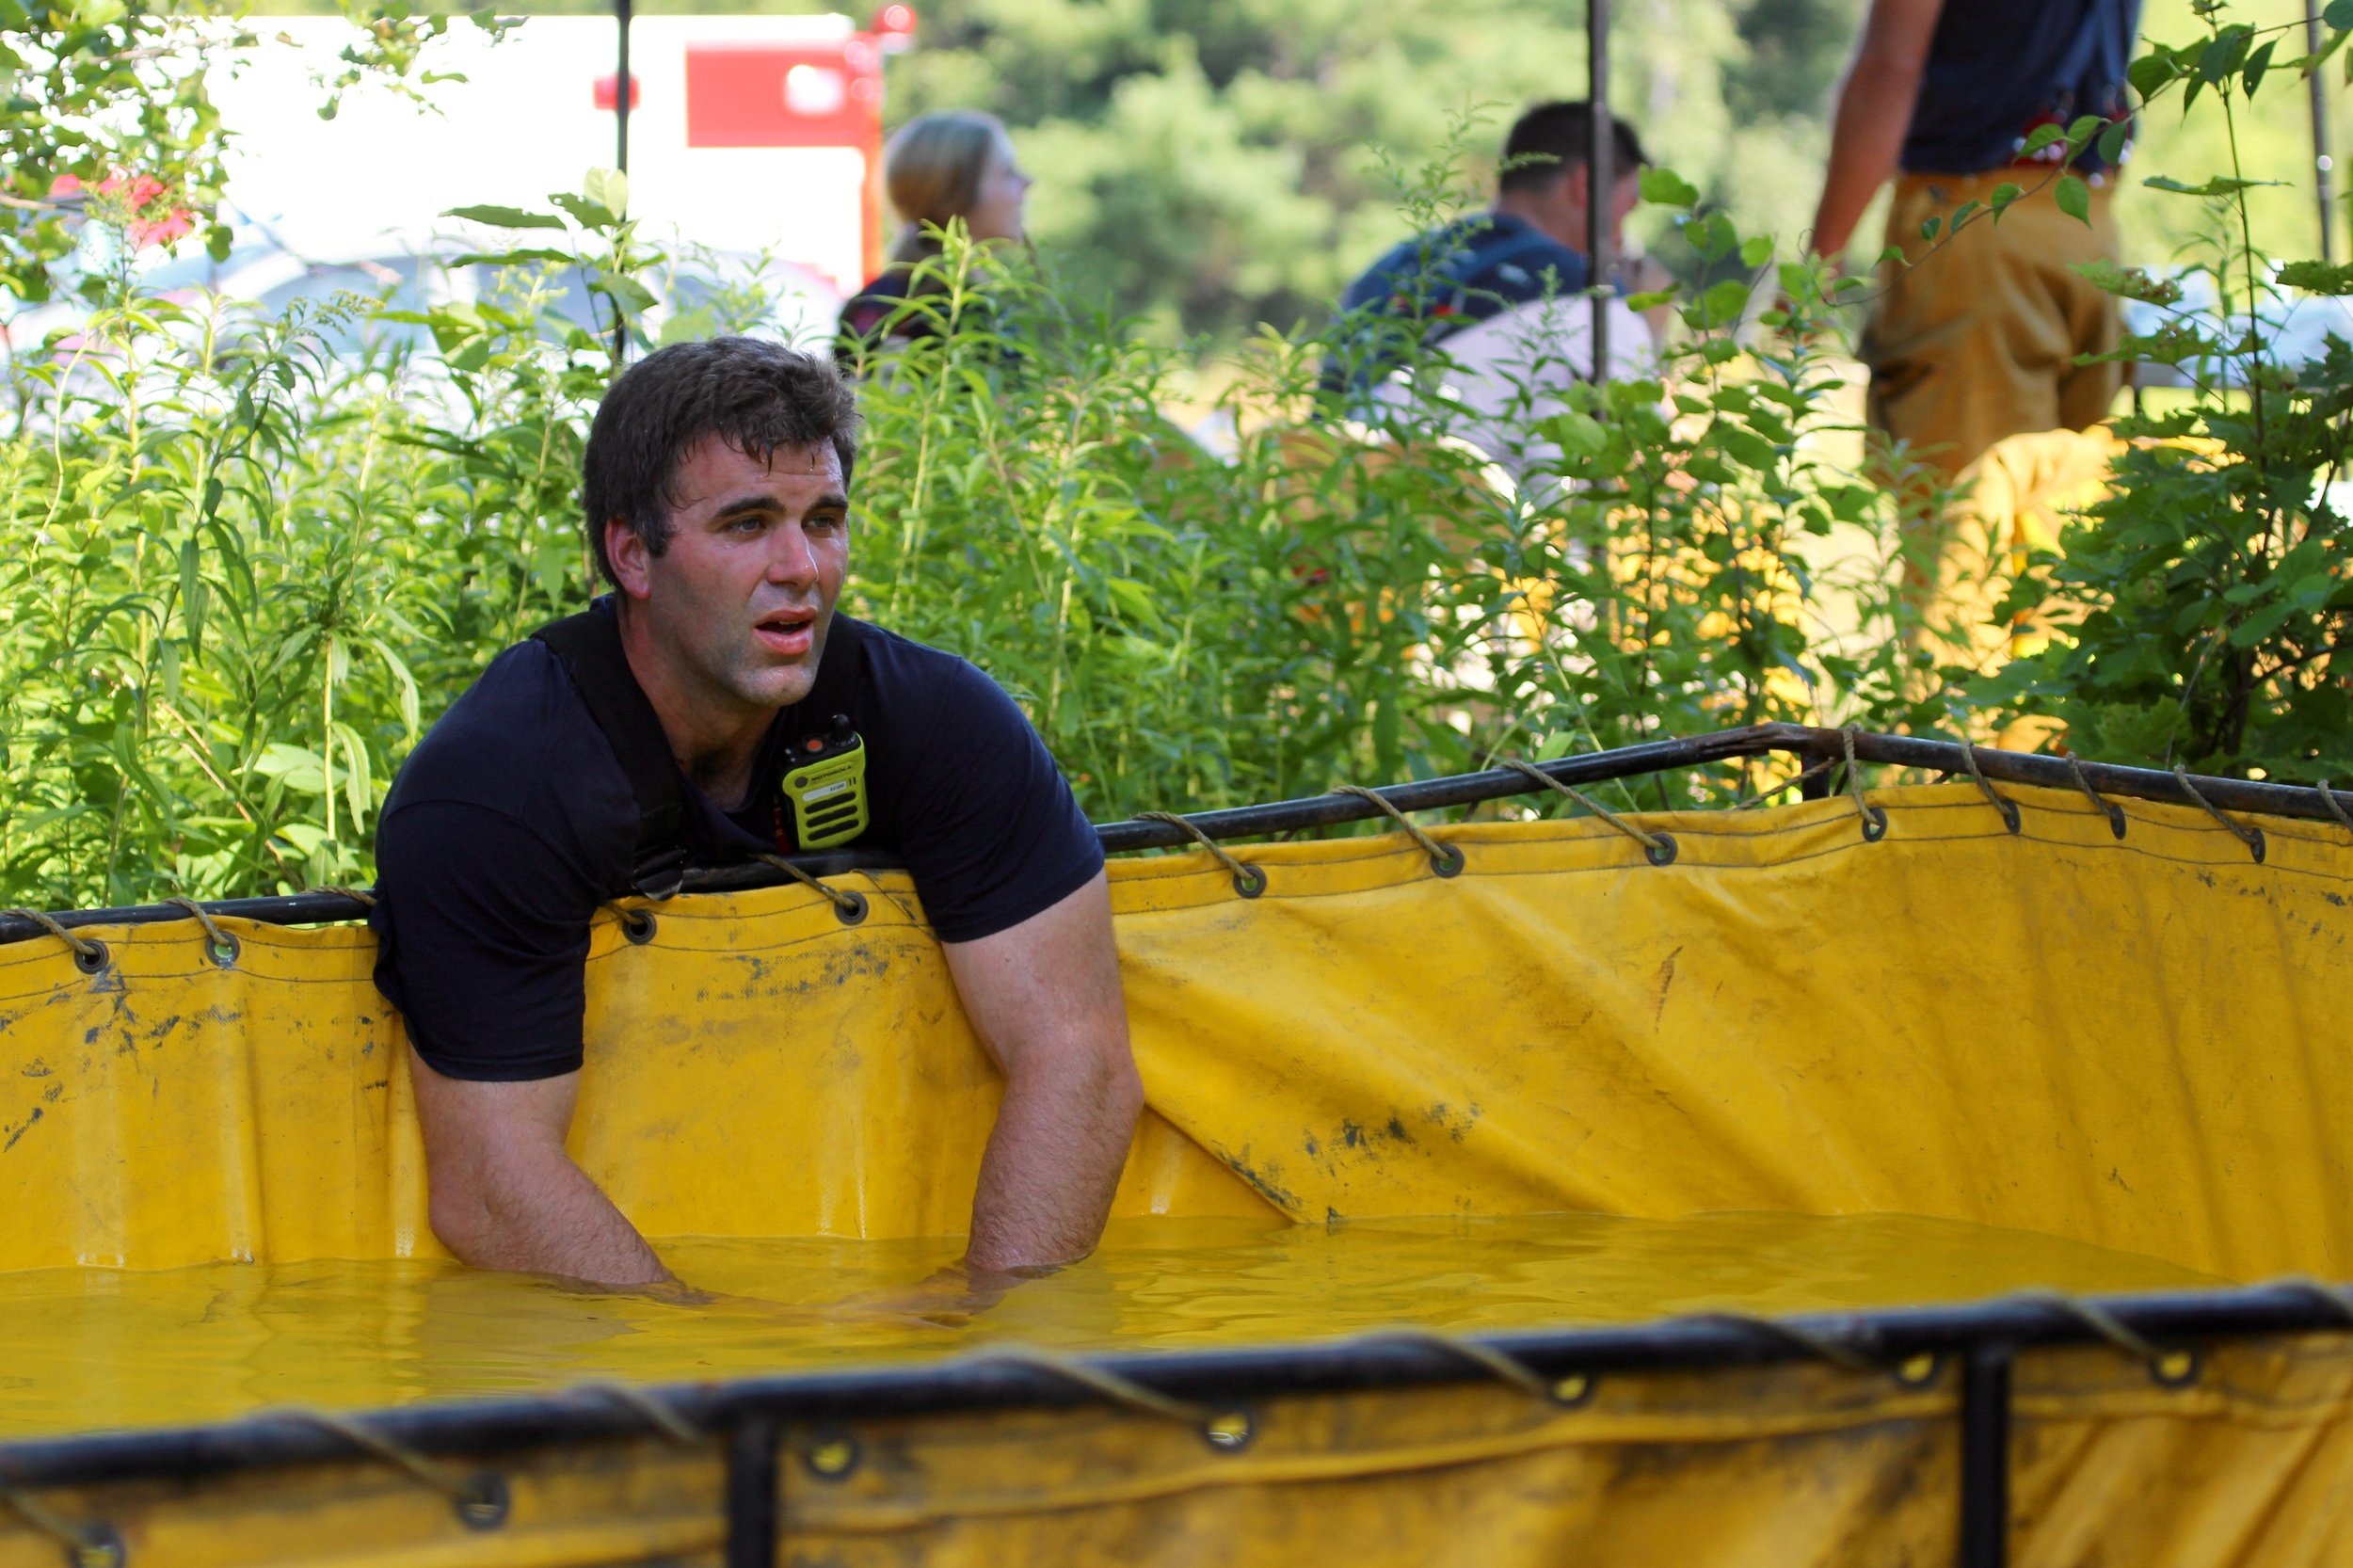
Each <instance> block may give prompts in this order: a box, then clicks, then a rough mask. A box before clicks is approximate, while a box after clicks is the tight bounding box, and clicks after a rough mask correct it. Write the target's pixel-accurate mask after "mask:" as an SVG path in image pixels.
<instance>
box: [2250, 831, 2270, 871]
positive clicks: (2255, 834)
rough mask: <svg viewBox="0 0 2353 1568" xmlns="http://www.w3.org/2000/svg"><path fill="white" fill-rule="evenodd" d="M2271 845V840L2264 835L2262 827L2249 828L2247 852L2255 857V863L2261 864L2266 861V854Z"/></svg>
mask: <svg viewBox="0 0 2353 1568" xmlns="http://www.w3.org/2000/svg"><path fill="white" fill-rule="evenodd" d="M2269 847H2270V840H2267V839H2265V837H2264V830H2263V829H2262V828H2260V827H2253V826H2250V827H2249V828H2248V830H2247V853H2248V854H2249V855H2251V856H2254V857H2255V864H2257V865H2258V866H2260V865H2262V864H2263V863H2264V854H2265V851H2266V850H2267V849H2268V848H2269Z"/></svg>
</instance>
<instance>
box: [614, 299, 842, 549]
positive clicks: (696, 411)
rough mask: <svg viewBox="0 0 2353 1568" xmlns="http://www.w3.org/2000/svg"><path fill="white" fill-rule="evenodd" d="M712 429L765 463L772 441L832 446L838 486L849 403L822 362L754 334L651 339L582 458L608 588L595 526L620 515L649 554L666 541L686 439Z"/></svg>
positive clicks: (692, 441)
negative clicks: (653, 345)
mask: <svg viewBox="0 0 2353 1568" xmlns="http://www.w3.org/2000/svg"><path fill="white" fill-rule="evenodd" d="M713 437H715V438H717V439H718V440H723V441H725V442H727V443H728V445H729V446H732V447H734V448H736V449H737V450H738V451H740V452H742V453H744V455H745V456H751V457H755V458H758V459H760V461H762V462H765V461H766V460H767V459H768V457H769V455H770V454H772V453H774V452H775V451H776V449H778V448H779V447H788V446H813V445H815V444H816V443H817V442H819V441H828V442H830V443H832V446H833V450H834V456H837V457H839V458H840V459H841V482H842V484H843V485H844V486H847V485H848V484H849V482H850V473H851V470H852V469H853V468H854V467H855V466H856V460H857V401H856V397H855V396H854V394H853V393H852V392H851V391H850V388H849V385H848V383H846V382H844V381H843V380H842V378H841V374H840V372H839V371H837V370H836V369H834V367H833V362H832V361H831V360H824V359H820V358H818V357H817V356H816V355H813V354H804V353H803V352H801V351H800V350H799V349H797V348H787V347H786V346H785V345H784V344H780V343H771V342H769V341H767V340H765V339H761V338H712V339H711V340H710V341H709V342H707V343H678V344H670V345H669V346H668V347H667V348H657V349H655V350H654V351H653V352H652V353H651V354H648V355H647V356H646V357H645V358H644V359H643V360H638V361H637V363H635V364H633V365H632V366H630V368H629V369H628V370H627V371H625V372H624V373H623V374H622V376H621V378H620V379H619V380H617V381H616V382H614V383H613V387H612V390H611V391H609V392H606V393H605V394H604V405H603V407H601V408H599V409H598V410H597V419H596V423H595V424H593V425H591V426H590V427H589V431H588V450H587V452H586V453H585V454H584V456H582V459H581V494H580V499H581V506H582V509H583V511H584V512H585V514H586V516H587V524H588V547H589V549H590V550H592V551H594V552H596V557H597V569H598V570H599V571H600V572H602V573H603V574H604V580H605V581H606V582H608V583H611V584H614V585H615V586H616V587H617V586H618V585H619V584H620V579H618V578H617V577H616V576H614V574H613V563H612V561H611V560H610V559H609V558H608V557H607V556H606V554H605V549H604V525H605V520H607V519H609V518H619V519H620V520H622V521H623V522H625V523H627V524H628V525H629V529H630V532H631V533H632V534H635V535H636V536H638V537H639V538H640V539H643V540H644V541H645V543H646V549H647V551H648V553H650V554H654V555H659V554H661V553H662V552H664V550H666V549H668V548H669V543H670V508H671V507H673V506H675V505H677V504H678V498H677V496H676V495H675V494H674V493H673V489H672V486H673V484H674V482H675V481H676V479H677V477H678V470H679V465H680V463H681V462H683V461H684V460H685V458H686V455H687V453H689V452H690V451H692V450H693V449H694V448H695V446H696V443H697V442H700V441H702V440H707V439H710V438H713Z"/></svg>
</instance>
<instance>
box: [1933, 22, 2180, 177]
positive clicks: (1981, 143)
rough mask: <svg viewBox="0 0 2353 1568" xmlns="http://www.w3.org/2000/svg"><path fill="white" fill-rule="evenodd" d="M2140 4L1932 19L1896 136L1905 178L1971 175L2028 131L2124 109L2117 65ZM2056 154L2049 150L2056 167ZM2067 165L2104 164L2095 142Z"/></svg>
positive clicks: (2126, 60)
mask: <svg viewBox="0 0 2353 1568" xmlns="http://www.w3.org/2000/svg"><path fill="white" fill-rule="evenodd" d="M2139 28H2140V0H1968V4H1966V5H1963V4H1960V3H1958V0H1955V3H1952V4H1948V5H1946V6H1945V9H1944V11H1943V12H1942V13H1941V14H1940V15H1939V16H1938V18H1937V23H1936V33H1935V35H1934V37H1933V38H1931V39H1930V40H1929V58H1928V63H1927V67H1926V70H1925V73H1924V74H1923V76H1922V78H1921V82H1920V97H1919V99H1918V101H1917V102H1916V103H1915V104H1913V111H1912V123H1911V125H1910V126H1909V127H1908V128H1907V130H1906V131H1905V134H1904V151H1903V160H1902V162H1903V168H1904V171H1905V172H1906V173H1908V174H1981V173H1983V172H1984V171H1985V170H1987V169H1990V168H2001V167H2002V166H2004V165H2005V164H2008V163H2009V161H2010V160H2011V159H2013V158H2015V157H2016V156H2017V155H2018V152H2019V148H2020V146H2021V144H2022V143H2024V142H2025V138H2026V137H2027V136H2028V135H2029V134H2031V133H2032V131H2033V130H2034V128H2035V127H2036V126H2038V125H2045V124H2048V125H2057V126H2060V127H2062V128H2063V127H2065V126H2067V125H2069V124H2071V123H2073V121H2074V120H2076V119H2077V118H2078V117H2080V116H2083V115H2088V114H2092V115H2099V116H2102V117H2103V118H2105V119H2108V120H2119V119H2121V118H2123V116H2124V115H2125V114H2126V113H2128V112H2129V110H2130V107H2131V105H2130V104H2129V102H2128V100H2127V98H2126V95H2125V92H2124V72H2125V68H2126V67H2127V66H2129V65H2130V64H2131V63H2132V58H2133V40H2134V39H2135V38H2136V37H2137V35H2138V33H2139ZM2059 155H2060V150H2059V149H2057V148H2053V149H2051V150H2050V155H2049V158H2048V161H2050V162H2053V163H2056V162H2057V160H2058V157H2059ZM2071 167H2073V168H2076V169H2079V170H2082V171H2083V172H2086V173H2092V172H2096V171H2098V170H2099V169H2101V168H2105V167H2106V166H2105V162H2104V160H2102V158H2101V157H2100V153H2099V148H2098V145H2097V143H2096V141H2095V143H2094V144H2093V145H2092V146H2091V147H2088V148H2086V149H2085V150H2084V151H2083V152H2081V153H2080V154H2078V155H2077V156H2076V158H2075V159H2074V161H2073V164H2072V166H2071Z"/></svg>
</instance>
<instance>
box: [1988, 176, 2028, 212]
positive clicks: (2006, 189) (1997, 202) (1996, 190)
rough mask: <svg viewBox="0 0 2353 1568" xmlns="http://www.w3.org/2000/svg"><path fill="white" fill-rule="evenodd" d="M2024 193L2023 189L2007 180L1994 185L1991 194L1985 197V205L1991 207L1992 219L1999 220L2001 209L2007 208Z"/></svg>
mask: <svg viewBox="0 0 2353 1568" xmlns="http://www.w3.org/2000/svg"><path fill="white" fill-rule="evenodd" d="M2024 195H2025V191H2023V190H2021V189H2019V187H2018V186H2017V185H2016V184H2013V183H2011V182H2010V181H2008V180H2005V181H2003V182H2002V183H2001V184H1998V185H1995V186H1994V187H1993V195H1992V196H1990V197H1988V198H1987V199H1986V205H1988V206H1990V207H1992V208H1993V217H1994V221H1996V222H1999V221H2000V220H2001V216H2002V213H2003V211H2004V210H2005V209H2006V208H2008V207H2009V204H2010V203H2011V202H2013V201H2015V200H2018V199H2019V198H2020V197H2021V196H2024Z"/></svg>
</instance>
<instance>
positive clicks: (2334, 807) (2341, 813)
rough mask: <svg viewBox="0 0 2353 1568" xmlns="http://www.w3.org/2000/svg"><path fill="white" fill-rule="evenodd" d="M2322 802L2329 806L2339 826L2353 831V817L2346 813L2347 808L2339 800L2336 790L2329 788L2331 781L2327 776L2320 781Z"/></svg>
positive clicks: (2348, 831)
mask: <svg viewBox="0 0 2353 1568" xmlns="http://www.w3.org/2000/svg"><path fill="white" fill-rule="evenodd" d="M2320 804H2321V805H2323V806H2326V807H2327V808H2329V815H2330V816H2332V817H2334V818H2336V819H2337V825H2338V826H2339V827H2342V828H2344V829H2345V831H2346V832H2347V833H2353V817H2348V816H2346V815H2345V808H2344V807H2343V806H2341V805H2339V804H2338V802H2337V795H2336V792H2335V791H2333V790H2331V789H2329V781H2328V780H2327V779H2325V778H2324V779H2322V780H2321V781H2320Z"/></svg>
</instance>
